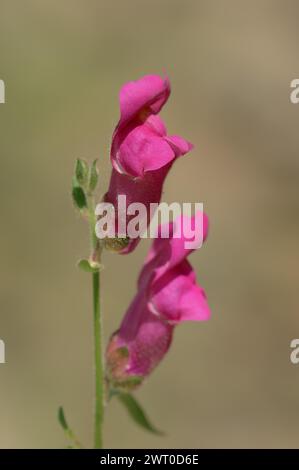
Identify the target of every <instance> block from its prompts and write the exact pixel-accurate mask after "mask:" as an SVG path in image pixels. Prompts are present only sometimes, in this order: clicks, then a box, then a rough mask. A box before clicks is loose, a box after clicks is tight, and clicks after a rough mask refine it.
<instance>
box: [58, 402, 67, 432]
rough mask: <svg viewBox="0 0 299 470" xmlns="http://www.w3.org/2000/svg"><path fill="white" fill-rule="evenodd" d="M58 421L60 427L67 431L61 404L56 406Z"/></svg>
mask: <svg viewBox="0 0 299 470" xmlns="http://www.w3.org/2000/svg"><path fill="white" fill-rule="evenodd" d="M58 421H59V423H60V425H61V427H62V428H63V429H64V430H65V431H67V429H68V425H67V422H66V419H65V416H64V411H63V408H62V406H60V407H59V408H58Z"/></svg>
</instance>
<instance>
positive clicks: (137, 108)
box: [111, 75, 192, 177]
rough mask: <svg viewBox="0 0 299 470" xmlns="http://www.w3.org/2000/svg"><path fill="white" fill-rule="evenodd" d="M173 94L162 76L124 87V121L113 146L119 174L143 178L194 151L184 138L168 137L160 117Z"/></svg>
mask: <svg viewBox="0 0 299 470" xmlns="http://www.w3.org/2000/svg"><path fill="white" fill-rule="evenodd" d="M169 95H170V83H169V80H168V79H167V78H165V79H163V78H161V77H159V76H158V75H146V76H145V77H143V78H141V79H139V80H136V81H133V82H129V83H127V84H126V85H124V86H123V87H122V89H121V91H120V97H119V99H120V113H121V114H120V120H119V123H118V125H117V127H116V129H115V131H114V134H113V139H112V147H111V160H112V165H113V167H114V168H115V169H116V170H117V171H118V172H119V173H125V174H127V175H129V176H132V177H142V176H143V175H144V173H145V172H147V171H153V170H157V169H159V168H161V167H163V166H165V165H167V164H168V163H169V162H171V161H172V160H173V159H174V158H176V157H178V156H180V155H184V154H185V153H187V152H188V151H189V150H191V148H192V145H191V144H190V143H189V142H187V141H186V140H184V139H182V138H181V137H178V136H167V131H166V128H165V126H164V123H163V122H162V120H161V119H160V118H159V117H158V116H156V115H157V113H159V111H160V110H161V108H162V107H163V106H164V104H165V103H166V101H167V100H168V97H169Z"/></svg>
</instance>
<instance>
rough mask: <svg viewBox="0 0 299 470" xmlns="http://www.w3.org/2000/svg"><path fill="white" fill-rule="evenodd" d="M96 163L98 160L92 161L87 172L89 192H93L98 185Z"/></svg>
mask: <svg viewBox="0 0 299 470" xmlns="http://www.w3.org/2000/svg"><path fill="white" fill-rule="evenodd" d="M97 161H98V160H94V161H93V162H92V164H91V167H90V172H89V189H90V191H94V190H95V188H96V186H97V184H98V179H99V170H98V168H97Z"/></svg>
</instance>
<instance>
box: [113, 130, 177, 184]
mask: <svg viewBox="0 0 299 470" xmlns="http://www.w3.org/2000/svg"><path fill="white" fill-rule="evenodd" d="M174 158H175V152H174V151H173V149H172V147H171V146H170V145H169V144H168V143H167V142H166V140H165V139H164V138H163V137H161V136H160V135H158V134H156V133H155V132H153V130H152V129H151V128H150V127H149V126H147V125H145V124H143V125H140V126H137V127H135V128H134V129H133V130H132V131H131V132H130V133H129V134H128V135H127V136H126V138H125V139H124V140H123V142H122V143H121V145H120V147H119V149H118V151H117V155H116V160H117V162H118V165H119V167H120V168H121V171H122V172H124V173H126V174H127V175H130V176H132V177H143V175H144V173H145V172H147V171H153V170H158V169H159V168H161V167H163V166H165V165H167V164H168V163H169V162H171V161H172V160H173V159H174Z"/></svg>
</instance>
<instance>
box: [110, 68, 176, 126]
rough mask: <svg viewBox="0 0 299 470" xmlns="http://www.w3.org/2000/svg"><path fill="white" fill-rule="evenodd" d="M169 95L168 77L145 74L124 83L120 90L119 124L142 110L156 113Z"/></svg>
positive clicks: (121, 124) (124, 122) (126, 121)
mask: <svg viewBox="0 0 299 470" xmlns="http://www.w3.org/2000/svg"><path fill="white" fill-rule="evenodd" d="M169 95H170V83H169V80H168V78H162V77H160V76H159V75H146V76H144V77H142V78H140V79H139V80H136V81H132V82H128V83H126V84H125V85H124V86H123V87H122V88H121V91H120V96H119V100H120V111H121V117H120V121H119V126H123V125H124V124H126V123H128V122H129V121H130V120H132V119H133V118H134V117H136V115H137V114H138V113H140V112H141V111H142V110H144V109H145V110H147V111H148V112H150V113H152V114H157V113H158V112H159V111H160V109H161V108H162V106H163V105H164V104H165V103H166V101H167V99H168V97H169Z"/></svg>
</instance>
